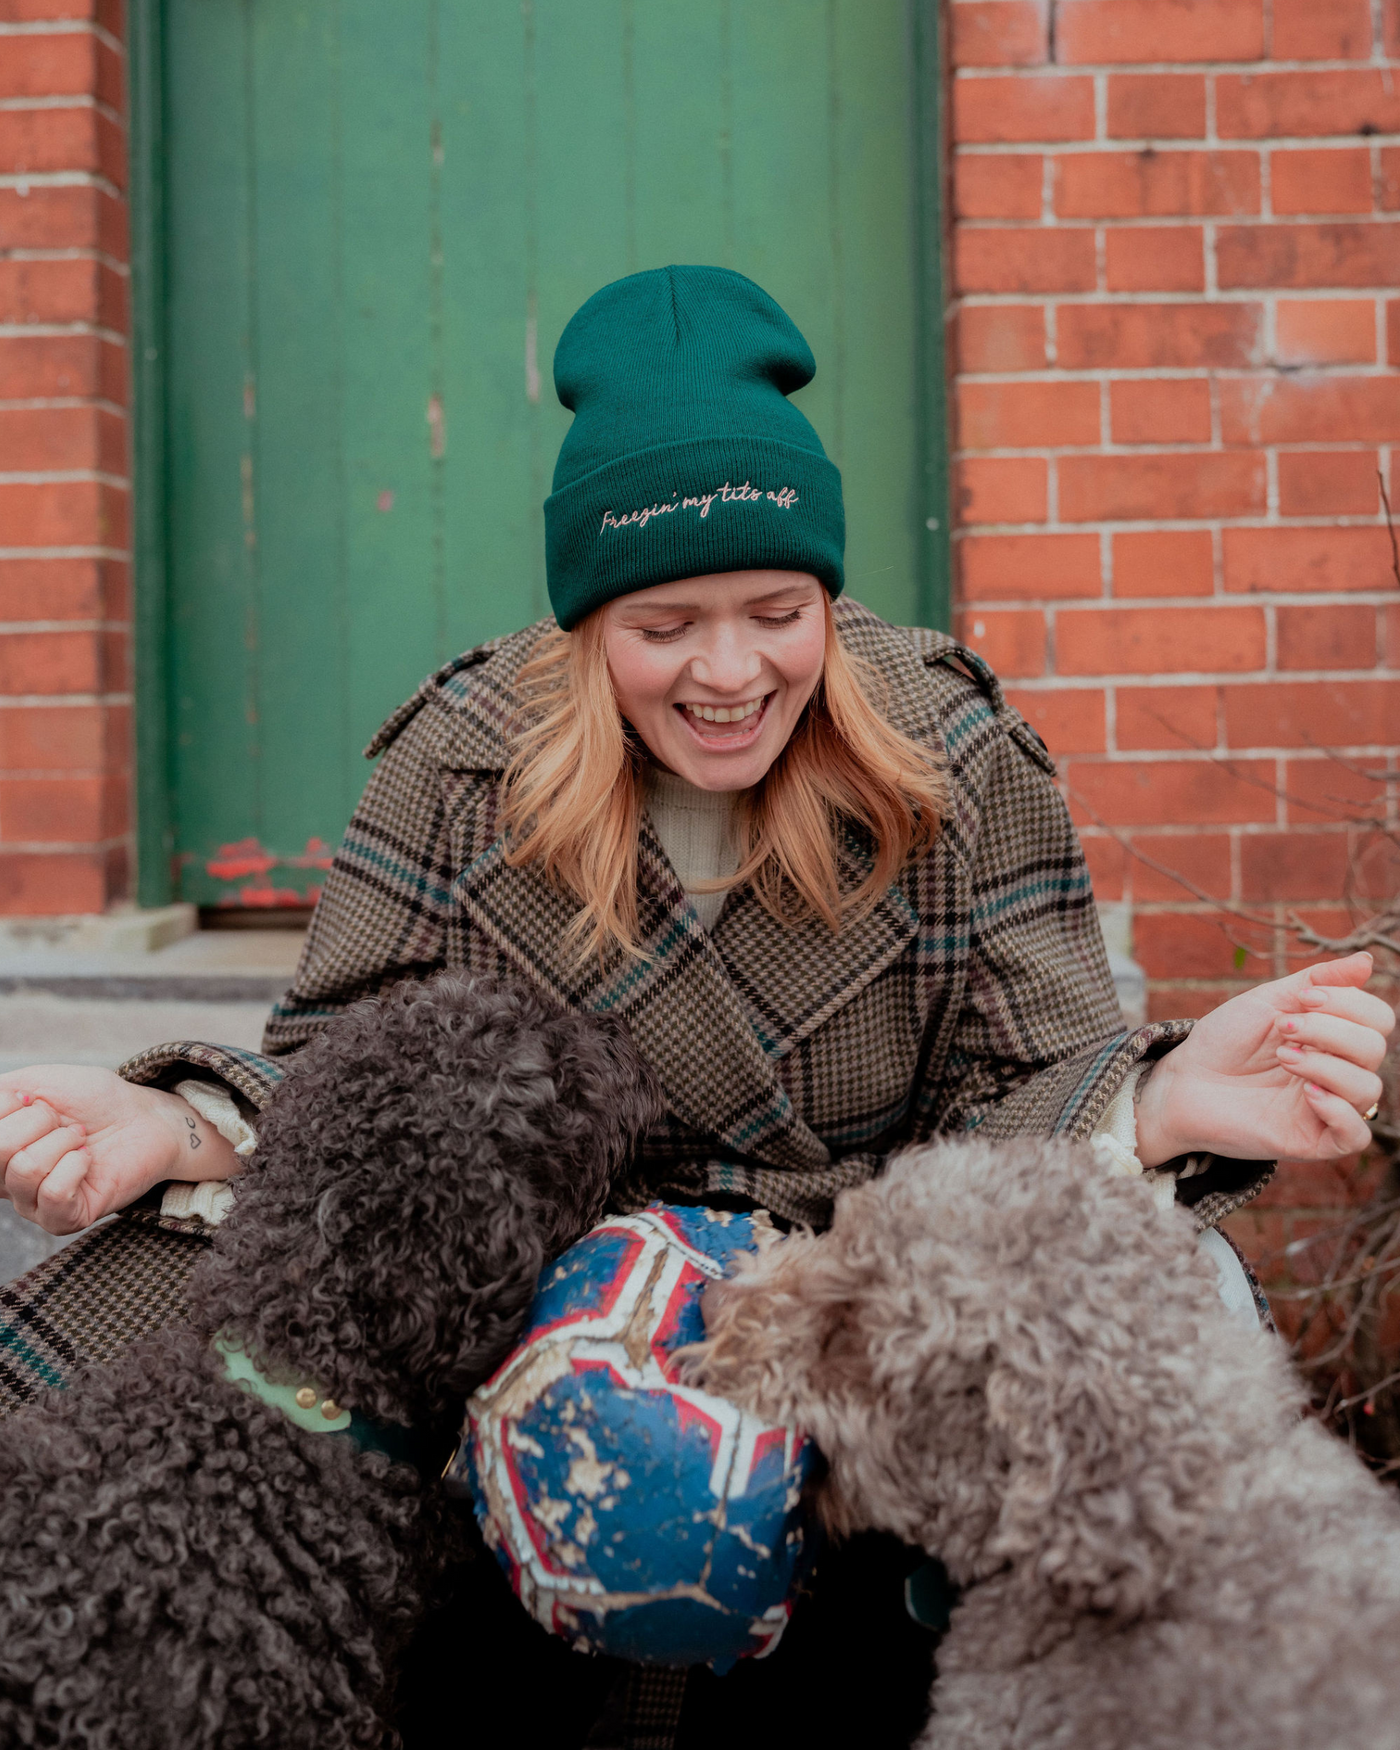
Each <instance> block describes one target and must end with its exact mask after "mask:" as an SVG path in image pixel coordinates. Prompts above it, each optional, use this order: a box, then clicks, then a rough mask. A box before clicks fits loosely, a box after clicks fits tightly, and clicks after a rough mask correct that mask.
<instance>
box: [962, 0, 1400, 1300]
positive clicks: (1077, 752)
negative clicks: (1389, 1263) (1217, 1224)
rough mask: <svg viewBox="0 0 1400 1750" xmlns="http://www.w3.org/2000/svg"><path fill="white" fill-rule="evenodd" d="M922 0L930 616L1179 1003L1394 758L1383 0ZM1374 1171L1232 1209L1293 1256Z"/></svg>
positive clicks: (1249, 936)
mask: <svg viewBox="0 0 1400 1750" xmlns="http://www.w3.org/2000/svg"><path fill="white" fill-rule="evenodd" d="M950 23H951V42H952V52H953V61H954V65H955V73H954V79H953V112H952V129H953V136H954V158H953V176H954V201H955V218H954V229H953V240H952V254H953V276H954V287H955V291H956V293H957V298H958V305H957V318H956V322H957V327H956V336H957V338H956V355H955V358H956V370H957V373H958V375H957V379H956V388H955V398H956V406H957V431H956V442H957V445H958V457H959V461H958V472H957V487H956V503H957V506H958V523H959V526H958V529H957V534H956V542H957V553H958V579H959V583H958V609H959V622H960V625H961V628H962V630H963V633H964V635H965V636H966V637H967V638H968V640H969V641H970V642H971V643H972V644H973V645H974V646H976V647H977V648H978V649H980V650H982V651H984V652H985V653H986V655H987V656H988V658H989V659H990V660H991V661H992V662H993V663H994V664H995V665H996V666H997V667H998V668H999V669H1000V671H1001V672H1002V674H1003V675H1004V676H1005V677H1007V679H1008V680H1009V681H1010V683H1011V687H1012V690H1013V697H1014V698H1015V700H1016V703H1017V704H1018V705H1019V706H1020V708H1021V709H1022V710H1023V711H1024V712H1025V713H1026V714H1027V715H1028V716H1029V717H1030V718H1031V720H1032V721H1033V722H1034V723H1035V724H1037V726H1038V727H1039V728H1040V731H1041V733H1042V734H1043V735H1044V737H1045V739H1046V741H1047V742H1048V743H1049V745H1050V747H1051V749H1052V750H1053V752H1054V753H1055V754H1056V755H1057V756H1058V757H1059V760H1060V764H1061V771H1062V773H1063V776H1064V780H1065V785H1066V788H1067V791H1068V793H1069V796H1070V798H1071V806H1072V807H1073V808H1074V811H1075V814H1076V818H1077V820H1078V821H1079V823H1080V828H1081V831H1082V833H1083V836H1084V840H1085V845H1086V849H1087V851H1088V853H1089V859H1090V863H1091V866H1092V868H1093V872H1094V882H1095V888H1096V891H1097V893H1098V895H1099V897H1100V898H1101V899H1104V900H1128V901H1130V902H1131V903H1132V905H1133V908H1134V946H1135V951H1136V954H1137V957H1138V958H1139V959H1140V960H1141V962H1142V963H1143V965H1144V967H1145V968H1146V971H1147V974H1148V978H1149V993H1150V1010H1151V1013H1152V1014H1154V1015H1157V1016H1161V1015H1169V1014H1172V1015H1177V1014H1195V1013H1201V1012H1203V1011H1204V1010H1205V1009H1207V1008H1208V1007H1210V1006H1212V1005H1213V1004H1215V1003H1216V1002H1218V1001H1220V1000H1221V999H1222V998H1223V997H1224V996H1226V995H1228V994H1230V993H1231V992H1232V991H1233V990H1236V989H1238V988H1240V983H1241V982H1242V981H1244V980H1247V979H1251V978H1257V977H1260V976H1264V977H1267V976H1273V975H1275V974H1278V973H1282V972H1286V971H1288V970H1290V969H1291V968H1292V967H1293V966H1296V965H1298V964H1301V961H1302V955H1303V953H1304V952H1305V951H1304V950H1302V949H1301V947H1300V945H1299V944H1298V942H1297V940H1296V937H1294V936H1292V935H1290V933H1289V932H1288V931H1287V929H1286V928H1283V927H1280V926H1282V925H1284V924H1285V923H1286V920H1287V916H1288V913H1289V911H1290V910H1292V909H1294V908H1296V910H1297V911H1298V912H1299V913H1301V914H1302V915H1304V916H1306V917H1308V918H1309V919H1311V920H1312V921H1314V922H1315V923H1317V924H1318V925H1319V926H1321V927H1325V928H1330V927H1332V926H1335V928H1336V930H1337V931H1338V933H1344V932H1345V930H1346V928H1347V927H1348V913H1347V910H1346V908H1345V907H1344V906H1343V905H1342V904H1341V903H1340V902H1341V900H1342V898H1343V896H1344V894H1345V893H1346V891H1347V867H1348V861H1349V857H1351V856H1352V854H1353V853H1354V852H1355V851H1356V849H1357V848H1358V847H1359V845H1360V841H1361V839H1362V837H1363V835H1361V834H1358V833H1357V832H1356V831H1355V830H1354V829H1349V827H1348V825H1347V822H1346V816H1347V814H1348V813H1353V814H1362V815H1364V814H1365V813H1366V812H1367V811H1368V810H1379V811H1382V812H1383V811H1384V808H1385V806H1386V801H1385V786H1384V785H1383V784H1381V783H1378V782H1375V781H1373V780H1371V779H1369V778H1368V777H1367V776H1365V774H1366V773H1368V772H1376V771H1380V772H1385V771H1394V770H1395V768H1396V760H1395V746H1396V743H1397V741H1400V605H1397V604H1398V603H1400V587H1398V585H1400V579H1397V577H1396V575H1395V573H1394V572H1393V571H1392V554H1391V546H1390V542H1389V539H1388V535H1387V531H1386V528H1385V526H1384V522H1383V519H1382V515H1381V502H1380V495H1379V491H1378V479H1377V476H1378V474H1379V475H1381V476H1383V477H1384V478H1385V479H1386V481H1387V484H1388V485H1389V486H1390V499H1391V503H1392V504H1393V505H1395V504H1396V501H1397V488H1400V467H1394V466H1393V463H1392V456H1393V454H1395V453H1400V451H1393V450H1392V446H1393V445H1397V444H1400V296H1397V288H1400V0H1376V4H1375V5H1373V4H1372V0H951V3H950ZM1397 508H1400V506H1398V507H1397ZM1329 750H1337V751H1340V752H1341V753H1342V754H1343V755H1344V756H1345V757H1346V758H1347V759H1348V761H1349V762H1350V763H1349V765H1342V764H1339V763H1338V762H1337V761H1336V760H1334V759H1332V758H1331V757H1330V752H1329ZM1385 854H1386V855H1390V853H1389V852H1386V853H1385ZM1377 861H1378V859H1377V858H1376V857H1374V856H1373V857H1372V858H1371V859H1370V862H1371V865H1372V867H1371V868H1370V870H1369V876H1370V878H1371V880H1372V882H1374V881H1375V880H1376V879H1377V878H1379V879H1380V880H1382V881H1385V882H1387V883H1388V884H1389V885H1390V887H1391V890H1392V891H1393V885H1394V871H1393V870H1389V869H1380V870H1378V869H1377V868H1376V867H1375V864H1376V862H1377ZM1174 875H1175V876H1183V877H1185V878H1186V881H1187V882H1188V883H1189V884H1190V885H1189V886H1186V885H1183V883H1182V882H1181V881H1179V880H1176V879H1173V876H1174ZM1202 896H1205V897H1202ZM1212 897H1215V898H1218V899H1220V900H1223V901H1228V902H1231V903H1232V905H1234V906H1235V907H1237V908H1241V909H1244V910H1246V911H1247V912H1248V913H1249V919H1248V921H1244V922H1238V921H1237V922H1234V923H1232V924H1229V925H1228V926H1227V927H1225V928H1222V923H1221V915H1220V912H1219V910H1218V909H1217V908H1216V907H1215V906H1213V905H1212V904H1211V903H1210V900H1211V898H1212ZM1241 962H1242V963H1241ZM1374 1170H1375V1169H1374V1165H1372V1166H1371V1167H1370V1168H1367V1169H1365V1170H1362V1171H1358V1169H1357V1166H1356V1163H1354V1162H1342V1163H1339V1164H1338V1165H1337V1166H1335V1167H1333V1166H1326V1167H1309V1168H1300V1167H1297V1166H1293V1167H1289V1168H1287V1169H1286V1170H1285V1172H1284V1173H1283V1174H1282V1175H1281V1176H1280V1178H1279V1180H1278V1181H1277V1182H1276V1184H1275V1185H1274V1186H1273V1187H1272V1188H1271V1189H1270V1191H1269V1192H1268V1193H1266V1195H1265V1196H1264V1197H1263V1198H1261V1199H1260V1201H1259V1202H1258V1203H1257V1204H1255V1205H1254V1206H1252V1208H1251V1209H1250V1210H1249V1211H1248V1212H1245V1213H1243V1214H1241V1215H1240V1216H1237V1217H1235V1218H1234V1219H1233V1220H1232V1222H1231V1224H1230V1225H1231V1228H1232V1230H1233V1231H1234V1232H1235V1234H1236V1236H1237V1237H1238V1238H1239V1239H1240V1240H1241V1242H1242V1243H1243V1244H1244V1245H1245V1246H1246V1247H1247V1248H1248V1249H1249V1250H1250V1251H1251V1252H1252V1253H1253V1255H1254V1256H1255V1257H1256V1258H1257V1259H1259V1260H1260V1261H1261V1263H1262V1265H1263V1267H1264V1268H1265V1269H1266V1271H1267V1273H1268V1274H1269V1276H1270V1277H1271V1278H1272V1279H1275V1280H1278V1279H1279V1278H1280V1277H1281V1276H1282V1275H1286V1274H1287V1273H1289V1272H1292V1273H1293V1274H1295V1275H1296V1274H1298V1273H1301V1275H1302V1276H1303V1277H1304V1278H1305V1279H1306V1278H1308V1277H1310V1276H1311V1275H1312V1274H1313V1273H1314V1267H1313V1265H1312V1264H1311V1263H1310V1260H1309V1256H1307V1255H1304V1256H1298V1255H1296V1254H1295V1255H1294V1256H1292V1257H1290V1258H1288V1259H1287V1260H1285V1259H1284V1257H1283V1256H1282V1255H1281V1254H1282V1251H1283V1248H1284V1247H1285V1246H1286V1245H1288V1244H1289V1242H1291V1241H1295V1240H1298V1239H1302V1238H1305V1237H1306V1236H1308V1235H1310V1234H1314V1233H1317V1232H1319V1231H1320V1230H1325V1229H1327V1228H1328V1227H1329V1226H1331V1224H1332V1223H1334V1222H1335V1220H1336V1219H1337V1217H1338V1215H1339V1214H1341V1213H1342V1212H1343V1211H1344V1210H1345V1207H1346V1206H1347V1205H1348V1204H1349V1203H1354V1202H1355V1201H1356V1200H1357V1199H1358V1198H1359V1197H1361V1196H1364V1195H1365V1193H1366V1191H1367V1189H1368V1187H1369V1185H1370V1184H1371V1183H1372V1181H1373V1177H1374ZM1278 1310H1279V1312H1280V1316H1284V1315H1288V1314H1293V1313H1295V1312H1296V1303H1292V1302H1289V1301H1286V1300H1283V1301H1280V1302H1279V1303H1278Z"/></svg>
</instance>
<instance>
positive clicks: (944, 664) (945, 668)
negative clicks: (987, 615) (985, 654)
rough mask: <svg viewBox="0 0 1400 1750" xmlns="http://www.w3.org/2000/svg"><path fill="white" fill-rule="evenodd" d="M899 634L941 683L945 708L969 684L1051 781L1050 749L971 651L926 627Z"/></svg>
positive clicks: (1053, 768) (984, 664) (991, 671)
mask: <svg viewBox="0 0 1400 1750" xmlns="http://www.w3.org/2000/svg"><path fill="white" fill-rule="evenodd" d="M901 630H902V631H904V632H905V634H906V636H907V637H908V638H909V640H910V642H911V643H912V644H913V646H914V648H915V649H916V650H917V651H918V653H919V655H920V656H921V657H922V659H923V663H924V667H925V669H926V670H927V671H928V672H929V675H930V677H932V678H934V679H935V680H936V681H937V680H942V681H943V682H944V685H943V686H941V687H940V688H939V691H940V693H943V692H946V693H947V694H948V700H947V703H948V705H949V706H952V705H953V704H954V703H955V701H956V700H958V699H962V698H965V697H966V694H967V690H968V683H969V682H971V684H972V686H973V687H975V688H976V689H977V691H978V692H979V693H981V695H982V696H983V698H984V699H985V700H986V701H987V703H988V705H990V707H991V709H992V712H993V714H994V715H995V717H996V719H997V721H998V723H999V724H1000V725H1001V727H1002V729H1003V730H1005V732H1006V733H1007V735H1009V736H1010V737H1011V739H1012V740H1013V741H1014V742H1015V743H1016V745H1017V746H1018V747H1019V748H1020V749H1021V751H1022V752H1023V753H1025V754H1028V755H1029V756H1030V758H1031V759H1032V760H1034V761H1035V763H1036V765H1038V766H1040V767H1041V768H1042V769H1043V770H1045V771H1046V772H1048V773H1049V774H1050V775H1051V777H1054V776H1055V762H1054V760H1053V759H1052V758H1051V755H1050V749H1049V748H1048V747H1046V745H1045V743H1044V741H1043V740H1042V739H1041V737H1040V735H1039V734H1038V733H1037V732H1036V730H1034V729H1033V728H1032V727H1031V725H1030V724H1029V723H1027V722H1026V720H1025V718H1024V717H1023V716H1022V715H1021V713H1020V712H1019V711H1018V710H1017V709H1016V707H1015V706H1014V705H1012V704H1009V703H1008V701H1007V698H1006V695H1005V693H1003V692H1002V689H1001V682H1000V681H999V680H998V679H997V677H996V674H995V673H994V671H993V670H992V669H991V667H990V666H989V665H988V664H987V663H986V662H985V661H984V660H983V659H982V657H980V656H978V654H977V652H976V651H975V650H969V649H968V647H967V646H966V645H965V644H960V643H959V642H958V640H957V639H956V638H953V637H951V636H950V635H949V634H948V633H947V632H935V631H933V630H932V629H931V628H929V627H927V626H908V627H902V628H901ZM954 677H956V679H955V678H954ZM949 683H951V685H950V684H949Z"/></svg>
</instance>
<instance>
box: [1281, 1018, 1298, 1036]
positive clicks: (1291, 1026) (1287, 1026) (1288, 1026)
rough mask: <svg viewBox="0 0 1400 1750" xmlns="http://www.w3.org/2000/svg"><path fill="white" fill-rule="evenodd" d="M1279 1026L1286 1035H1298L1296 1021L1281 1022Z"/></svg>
mask: <svg viewBox="0 0 1400 1750" xmlns="http://www.w3.org/2000/svg"><path fill="white" fill-rule="evenodd" d="M1279 1026H1280V1027H1281V1028H1282V1030H1283V1031H1284V1032H1285V1033H1296V1032H1297V1031H1298V1023H1297V1022H1296V1021H1292V1020H1290V1021H1280V1023H1279Z"/></svg>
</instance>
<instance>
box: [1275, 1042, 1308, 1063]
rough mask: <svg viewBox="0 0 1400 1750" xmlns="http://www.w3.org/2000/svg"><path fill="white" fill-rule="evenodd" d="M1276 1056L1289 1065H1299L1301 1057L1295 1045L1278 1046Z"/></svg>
mask: <svg viewBox="0 0 1400 1750" xmlns="http://www.w3.org/2000/svg"><path fill="white" fill-rule="evenodd" d="M1278 1054H1279V1056H1280V1057H1282V1058H1285V1059H1287V1061H1288V1062H1289V1063H1299V1062H1301V1060H1302V1056H1303V1054H1302V1052H1301V1051H1299V1049H1298V1047H1297V1046H1296V1045H1280V1046H1279V1048H1278Z"/></svg>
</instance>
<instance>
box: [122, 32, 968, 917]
mask: <svg viewBox="0 0 1400 1750" xmlns="http://www.w3.org/2000/svg"><path fill="white" fill-rule="evenodd" d="M171 3H176V0H171ZM247 3H251V0H247ZM166 4H167V0H128V3H127V8H126V13H127V80H128V86H127V89H128V116H127V121H128V133H129V147H130V170H129V186H128V199H129V203H130V223H131V312H132V315H131V397H132V405H131V435H132V446H131V447H132V461H131V468H132V492H133V497H134V501H135V502H134V506H133V524H132V528H133V536H132V568H133V595H134V612H133V621H134V627H133V630H134V645H135V648H134V655H133V674H134V691H135V700H134V706H135V709H134V717H135V750H134V751H135V760H136V784H135V790H136V848H137V880H136V898H137V903H138V904H139V905H142V906H158V905H168V904H169V903H170V901H171V899H172V898H173V897H174V894H175V886H176V883H175V871H174V861H173V860H174V854H175V830H174V829H175V823H174V810H173V807H172V773H171V764H170V719H169V705H170V701H169V667H168V661H169V642H170V641H169V610H170V603H169V590H168V583H167V578H168V563H169V556H168V528H169V523H168V518H167V515H166V511H167V498H168V479H167V471H166V398H165V352H166V329H165V317H166V306H165V273H166V234H165V178H164V163H165V127H164V116H165V70H164V53H163V50H164V38H165V30H164V21H165V7H166ZM904 11H905V30H906V34H907V38H908V44H909V54H910V64H911V67H912V78H913V92H912V103H911V106H910V121H911V128H912V134H913V137H912V139H911V142H910V151H911V153H912V155H913V160H914V164H913V171H914V174H913V177H912V179H911V182H912V187H913V190H914V200H913V211H912V212H911V214H910V215H909V222H910V224H911V225H912V226H913V229H914V239H915V248H914V259H915V262H916V263H917V264H918V269H919V282H918V285H917V286H916V288H915V299H916V310H917V321H918V340H917V349H916V350H917V356H916V358H915V374H916V380H917V382H918V383H919V385H920V389H921V393H920V395H919V428H918V445H919V449H920V452H921V457H922V469H921V471H922V475H923V485H924V492H923V501H924V507H925V535H926V538H925V539H923V540H921V542H920V544H919V553H920V556H921V563H920V575H919V580H918V583H919V601H920V604H921V606H920V612H921V616H922V618H923V619H924V621H925V622H926V623H927V624H929V625H932V626H944V627H946V626H947V625H948V624H949V618H950V614H951V610H952V541H951V535H952V528H951V520H950V518H951V500H950V496H949V461H948V454H949V446H948V443H947V438H948V435H949V432H950V429H951V428H950V425H949V419H948V364H947V356H948V355H947V346H946V338H945V337H946V323H947V310H948V304H949V296H948V287H947V284H946V278H945V275H946V262H947V250H946V248H945V246H944V243H945V234H946V227H947V224H948V218H949V214H950V212H951V206H950V202H949V200H948V186H947V164H948V152H947V148H946V138H945V129H946V120H947V105H946V104H945V103H944V101H943V89H944V78H943V68H944V67H945V65H946V64H947V58H946V53H945V27H946V17H945V12H946V9H945V7H944V6H943V5H942V4H941V3H940V0H905V8H904Z"/></svg>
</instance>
